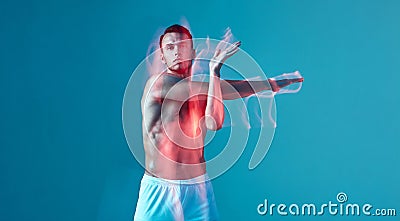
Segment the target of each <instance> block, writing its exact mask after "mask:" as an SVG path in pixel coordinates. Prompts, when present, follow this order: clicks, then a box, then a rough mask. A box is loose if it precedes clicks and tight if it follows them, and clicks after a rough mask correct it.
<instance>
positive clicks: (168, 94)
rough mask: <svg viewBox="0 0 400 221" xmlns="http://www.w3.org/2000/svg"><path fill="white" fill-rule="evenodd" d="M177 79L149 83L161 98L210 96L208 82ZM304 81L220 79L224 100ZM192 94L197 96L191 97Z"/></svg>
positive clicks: (152, 92) (299, 79) (182, 100)
mask: <svg viewBox="0 0 400 221" xmlns="http://www.w3.org/2000/svg"><path fill="white" fill-rule="evenodd" d="M177 79H178V78H176V77H172V76H158V77H152V78H151V80H149V83H148V84H149V86H150V87H152V90H151V94H152V95H153V96H155V97H157V98H160V99H169V100H175V101H180V102H184V101H188V100H190V99H197V100H206V99H207V98H208V91H209V88H210V85H209V83H208V82H199V81H190V80H188V79H183V80H179V79H178V80H177ZM302 81H303V78H294V79H282V80H273V79H268V80H264V81H247V80H223V79H222V80H221V79H219V82H220V86H221V93H222V100H234V99H238V98H244V97H248V96H250V95H253V94H255V93H258V92H261V91H266V90H272V91H274V92H277V91H279V90H280V89H281V88H283V87H286V86H288V85H290V84H293V83H297V82H302ZM214 86H215V85H214ZM188 88H190V90H191V93H189V90H188ZM190 94H192V95H195V96H193V97H191V96H190Z"/></svg>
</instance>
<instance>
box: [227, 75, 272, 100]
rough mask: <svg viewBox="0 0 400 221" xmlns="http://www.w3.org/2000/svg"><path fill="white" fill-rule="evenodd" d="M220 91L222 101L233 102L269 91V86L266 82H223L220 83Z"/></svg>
mask: <svg viewBox="0 0 400 221" xmlns="http://www.w3.org/2000/svg"><path fill="white" fill-rule="evenodd" d="M221 89H222V98H223V99H224V100H233V99H238V98H243V97H248V96H250V95H253V94H255V93H257V92H260V91H265V90H271V86H270V84H269V83H268V82H267V81H266V80H265V81H246V80H224V81H222V82H221Z"/></svg>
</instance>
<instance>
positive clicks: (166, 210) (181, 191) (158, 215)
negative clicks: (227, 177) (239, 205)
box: [134, 174, 219, 221]
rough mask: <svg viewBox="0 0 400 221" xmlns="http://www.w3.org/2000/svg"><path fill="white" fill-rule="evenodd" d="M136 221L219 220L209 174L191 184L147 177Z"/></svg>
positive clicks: (144, 178) (139, 201)
mask: <svg viewBox="0 0 400 221" xmlns="http://www.w3.org/2000/svg"><path fill="white" fill-rule="evenodd" d="M134 220H135V221H150V220H151V221H205V220H207V221H208V220H210V221H214V220H219V216H218V211H217V205H216V202H215V197H214V191H213V188H212V184H211V181H210V180H209V178H208V176H207V174H205V175H202V176H199V177H196V178H193V179H188V180H167V179H162V178H157V177H153V176H150V175H147V174H144V176H143V178H142V181H141V183H140V191H139V199H138V202H137V205H136V212H135V216H134Z"/></svg>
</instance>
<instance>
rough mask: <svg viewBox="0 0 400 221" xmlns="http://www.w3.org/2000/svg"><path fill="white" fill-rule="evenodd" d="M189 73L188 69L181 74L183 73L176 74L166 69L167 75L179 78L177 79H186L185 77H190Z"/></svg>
mask: <svg viewBox="0 0 400 221" xmlns="http://www.w3.org/2000/svg"><path fill="white" fill-rule="evenodd" d="M190 72H191V69H189V70H188V71H186V72H183V73H178V72H176V71H171V70H170V69H167V73H168V74H170V75H174V76H176V77H179V78H187V77H190V76H191V74H190Z"/></svg>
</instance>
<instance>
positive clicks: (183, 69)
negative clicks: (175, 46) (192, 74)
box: [168, 64, 189, 75]
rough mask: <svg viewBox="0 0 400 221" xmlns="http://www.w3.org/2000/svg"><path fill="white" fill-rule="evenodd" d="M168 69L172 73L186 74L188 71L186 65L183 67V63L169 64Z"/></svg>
mask: <svg viewBox="0 0 400 221" xmlns="http://www.w3.org/2000/svg"><path fill="white" fill-rule="evenodd" d="M168 69H169V70H170V71H172V72H174V73H177V74H184V75H186V73H188V71H189V68H188V67H184V65H180V64H175V65H173V66H170V67H168Z"/></svg>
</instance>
